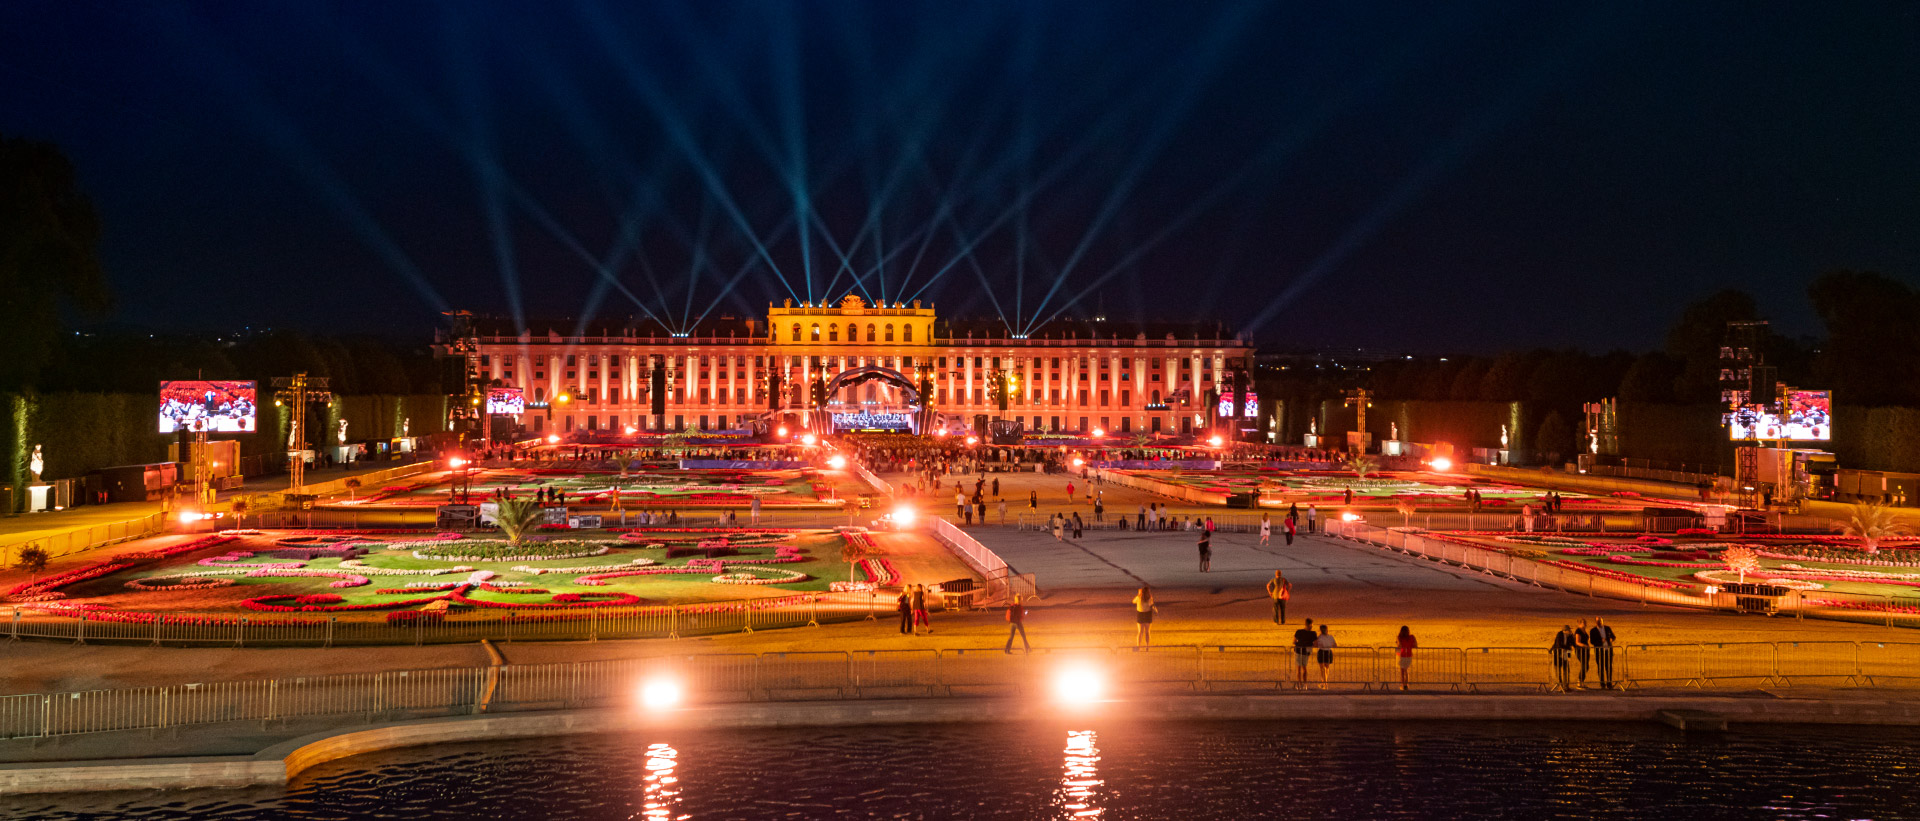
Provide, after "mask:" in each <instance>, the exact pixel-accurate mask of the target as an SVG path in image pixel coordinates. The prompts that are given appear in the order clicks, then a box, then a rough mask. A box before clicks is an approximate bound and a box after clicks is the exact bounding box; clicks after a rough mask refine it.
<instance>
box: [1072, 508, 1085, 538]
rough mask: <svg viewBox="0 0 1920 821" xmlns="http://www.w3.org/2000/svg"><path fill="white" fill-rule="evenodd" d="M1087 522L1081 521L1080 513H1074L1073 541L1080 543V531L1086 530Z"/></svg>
mask: <svg viewBox="0 0 1920 821" xmlns="http://www.w3.org/2000/svg"><path fill="white" fill-rule="evenodd" d="M1086 526H1087V524H1086V522H1083V521H1081V520H1080V511H1078V510H1076V511H1074V512H1073V540H1074V541H1076V542H1077V541H1080V531H1082V530H1084V529H1086Z"/></svg>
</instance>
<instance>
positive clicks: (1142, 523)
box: [1133, 505, 1147, 530]
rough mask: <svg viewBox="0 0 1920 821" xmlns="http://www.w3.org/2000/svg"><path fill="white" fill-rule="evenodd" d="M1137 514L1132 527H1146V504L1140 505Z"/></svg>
mask: <svg viewBox="0 0 1920 821" xmlns="http://www.w3.org/2000/svg"><path fill="white" fill-rule="evenodd" d="M1138 516H1139V518H1137V519H1135V520H1134V522H1133V529H1134V530H1146V529H1147V506H1146V505H1141V506H1140V513H1139V514H1138Z"/></svg>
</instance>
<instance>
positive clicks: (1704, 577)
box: [1427, 531, 1920, 598]
mask: <svg viewBox="0 0 1920 821" xmlns="http://www.w3.org/2000/svg"><path fill="white" fill-rule="evenodd" d="M1427 535H1428V536H1429V537H1434V538H1445V539H1453V540H1457V541H1461V542H1464V543H1467V544H1472V545H1474V546H1475V547H1481V548H1487V549H1492V550H1498V551H1501V552H1505V553H1508V554H1511V555H1514V556H1516V557H1519V558H1525V559H1531V560H1534V561H1541V562H1547V563H1551V564H1553V565H1555V566H1558V567H1563V568H1567V569H1572V570H1579V571H1582V572H1589V573H1594V574H1597V575H1602V576H1608V577H1613V578H1629V579H1633V578H1638V579H1643V580H1646V581H1648V582H1650V583H1656V584H1658V585H1661V586H1685V587H1692V588H1696V589H1697V588H1703V587H1706V586H1708V585H1719V586H1724V585H1726V584H1728V583H1731V582H1738V581H1741V580H1742V579H1743V578H1744V580H1745V581H1747V582H1760V583H1765V584H1771V585H1775V586H1780V587H1787V588H1791V589H1797V590H1807V591H1814V590H1827V591H1832V592H1836V593H1855V594H1861V595H1869V596H1893V597H1906V598H1911V597H1915V596H1920V542H1916V541H1911V540H1907V541H1897V542H1893V543H1891V544H1890V545H1889V544H1886V543H1883V544H1882V546H1881V549H1880V550H1879V551H1878V552H1875V553H1867V552H1865V551H1864V550H1862V549H1861V548H1860V546H1859V543H1858V541H1857V540H1854V539H1849V538H1845V537H1839V536H1812V535H1799V536H1795V535H1787V536H1732V535H1721V534H1716V533H1711V532H1708V531H1682V532H1681V533H1678V534H1673V535H1643V536H1637V537H1635V536H1622V535H1620V534H1580V533H1571V534H1542V533H1429V534H1427ZM1736 547H1738V548H1745V549H1747V550H1750V551H1752V558H1753V560H1754V565H1753V566H1752V567H1750V568H1748V569H1747V570H1746V572H1745V574H1744V577H1743V576H1742V574H1741V573H1740V572H1739V571H1738V570H1735V569H1733V567H1732V566H1731V564H1732V563H1731V562H1730V561H1729V558H1730V557H1729V555H1728V550H1729V549H1731V548H1736Z"/></svg>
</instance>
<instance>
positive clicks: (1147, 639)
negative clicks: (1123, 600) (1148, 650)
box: [1133, 584, 1160, 650]
mask: <svg viewBox="0 0 1920 821" xmlns="http://www.w3.org/2000/svg"><path fill="white" fill-rule="evenodd" d="M1158 612H1160V608H1158V607H1155V606H1154V604H1153V588H1151V587H1148V586H1146V585H1144V584H1143V585H1141V586H1140V591H1139V592H1137V593H1135V594H1133V623H1134V624H1136V625H1138V627H1137V628H1136V630H1135V633H1134V637H1133V649H1135V650H1139V649H1140V648H1143V647H1146V646H1147V645H1149V644H1152V643H1153V616H1154V614H1155V613H1158Z"/></svg>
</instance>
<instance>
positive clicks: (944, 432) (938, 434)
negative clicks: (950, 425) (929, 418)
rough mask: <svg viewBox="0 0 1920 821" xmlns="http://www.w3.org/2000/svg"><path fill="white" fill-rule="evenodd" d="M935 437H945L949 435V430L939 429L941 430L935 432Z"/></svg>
mask: <svg viewBox="0 0 1920 821" xmlns="http://www.w3.org/2000/svg"><path fill="white" fill-rule="evenodd" d="M933 435H935V436H945V435H947V429H946V428H941V429H939V430H936V431H934V432H933Z"/></svg>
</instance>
